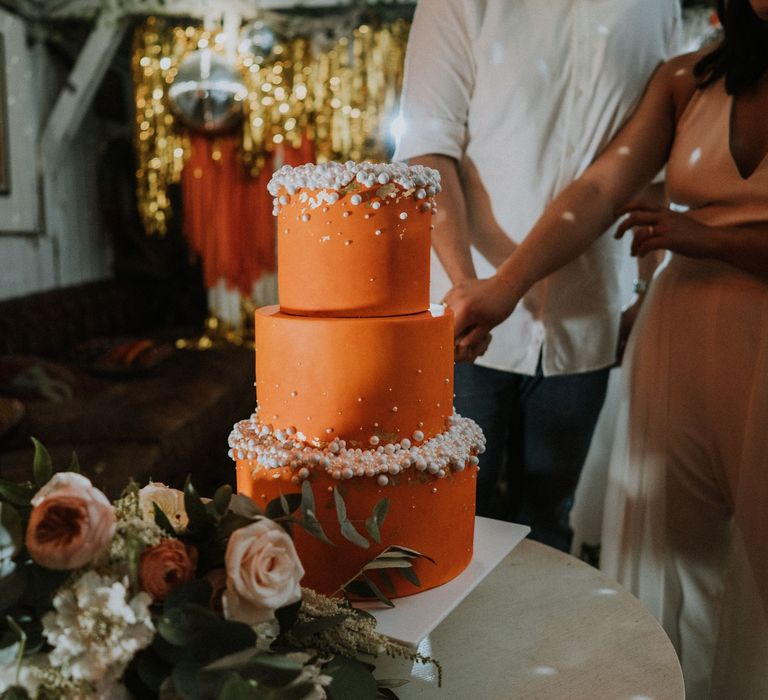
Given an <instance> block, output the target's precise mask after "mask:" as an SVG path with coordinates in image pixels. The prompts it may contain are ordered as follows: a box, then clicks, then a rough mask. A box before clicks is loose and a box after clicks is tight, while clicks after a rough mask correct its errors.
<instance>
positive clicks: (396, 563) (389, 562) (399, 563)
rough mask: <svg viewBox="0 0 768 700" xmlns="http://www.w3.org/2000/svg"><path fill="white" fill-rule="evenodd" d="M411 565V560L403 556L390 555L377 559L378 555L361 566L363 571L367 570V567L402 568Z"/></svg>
mask: <svg viewBox="0 0 768 700" xmlns="http://www.w3.org/2000/svg"><path fill="white" fill-rule="evenodd" d="M410 566H411V560H410V559H406V558H405V557H398V558H396V559H395V558H392V557H385V558H383V559H379V558H378V557H377V558H376V559H373V560H372V561H369V562H368V563H367V564H366V565H365V566H364V567H363V568H362V570H363V571H368V570H369V569H404V568H408V567H410Z"/></svg>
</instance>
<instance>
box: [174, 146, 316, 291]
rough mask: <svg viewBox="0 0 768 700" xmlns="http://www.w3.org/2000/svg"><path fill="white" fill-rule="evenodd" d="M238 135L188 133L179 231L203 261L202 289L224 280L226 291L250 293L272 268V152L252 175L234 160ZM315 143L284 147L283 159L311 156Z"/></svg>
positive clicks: (298, 160)
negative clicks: (255, 173) (188, 141)
mask: <svg viewBox="0 0 768 700" xmlns="http://www.w3.org/2000/svg"><path fill="white" fill-rule="evenodd" d="M239 143H240V137H239V135H237V134H232V135H226V136H220V137H215V138H211V137H209V136H205V135H202V134H193V135H192V136H191V137H190V151H191V152H190V156H189V160H188V161H187V162H186V164H185V165H184V171H183V173H182V177H181V190H182V199H183V211H184V225H183V228H184V232H185V234H186V236H187V239H188V240H189V243H190V247H191V248H192V250H193V251H194V252H195V253H196V254H198V255H199V256H200V258H201V260H202V263H203V277H204V281H205V286H206V287H207V288H211V287H214V286H215V285H216V284H217V283H218V281H219V280H220V279H224V280H225V282H226V284H227V286H228V287H229V288H230V289H236V290H238V291H239V292H240V294H242V295H243V296H246V297H250V295H251V291H252V289H253V284H254V282H257V281H258V280H259V278H260V277H261V276H262V275H263V274H264V273H266V272H274V271H275V267H276V260H275V223H274V217H273V216H272V197H271V196H270V194H269V192H267V183H268V182H269V179H270V177H271V176H272V171H273V169H274V168H273V162H274V159H273V156H272V154H268V155H267V158H266V162H265V164H264V167H263V168H262V170H261V173H260V174H259V176H258V177H251V176H250V175H249V174H248V173H247V172H246V169H245V168H244V167H243V165H242V163H241V162H240V160H239V158H238V153H237V149H238V145H239ZM313 156H314V144H313V142H312V141H310V140H309V139H304V140H303V141H302V144H301V146H300V147H299V148H298V149H294V148H291V147H290V146H286V147H285V156H284V159H285V162H286V163H289V164H290V165H300V164H301V163H305V162H308V161H311V160H313Z"/></svg>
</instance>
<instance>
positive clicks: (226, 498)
mask: <svg viewBox="0 0 768 700" xmlns="http://www.w3.org/2000/svg"><path fill="white" fill-rule="evenodd" d="M231 500H232V487H231V486H230V485H229V484H224V485H223V486H219V488H217V489H216V493H214V494H213V505H214V507H215V508H216V512H217V513H218V514H219V515H224V514H225V513H226V512H227V510H228V509H229V503H230V501H231Z"/></svg>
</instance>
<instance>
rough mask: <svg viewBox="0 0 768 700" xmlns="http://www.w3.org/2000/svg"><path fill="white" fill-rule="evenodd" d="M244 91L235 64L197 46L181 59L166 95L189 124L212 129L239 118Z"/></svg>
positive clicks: (195, 127)
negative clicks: (197, 48)
mask: <svg viewBox="0 0 768 700" xmlns="http://www.w3.org/2000/svg"><path fill="white" fill-rule="evenodd" d="M247 94H248V91H247V89H246V87H245V85H244V84H243V79H242V76H241V75H240V71H238V69H237V68H236V67H235V66H233V65H232V64H231V63H229V62H228V61H227V59H226V58H225V57H224V56H222V55H221V54H218V53H215V52H213V51H211V50H210V49H199V50H197V51H192V52H191V53H189V54H187V56H186V57H185V58H184V59H183V60H182V61H181V63H180V65H179V70H178V73H177V74H176V77H175V78H174V81H173V84H172V85H171V87H170V88H169V90H168V99H169V100H170V103H171V107H172V108H173V111H174V112H175V113H176V114H177V115H178V116H179V118H180V119H181V120H182V121H183V122H184V123H185V124H187V125H188V126H189V127H191V128H193V129H198V130H202V131H206V132H209V133H216V132H220V131H224V130H226V129H229V128H231V127H232V126H234V125H235V124H236V123H237V122H238V121H239V120H240V119H241V118H242V103H243V100H244V99H245V98H246V96H247Z"/></svg>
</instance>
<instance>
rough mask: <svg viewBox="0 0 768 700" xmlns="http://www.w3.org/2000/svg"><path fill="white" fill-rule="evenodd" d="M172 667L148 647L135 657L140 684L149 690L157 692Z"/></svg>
mask: <svg viewBox="0 0 768 700" xmlns="http://www.w3.org/2000/svg"><path fill="white" fill-rule="evenodd" d="M172 670H173V666H172V665H171V664H169V663H168V662H167V661H165V660H164V659H162V658H161V657H160V656H158V654H157V653H156V652H155V651H154V650H153V649H152V648H151V647H150V648H149V649H143V650H142V651H141V652H139V654H138V656H137V657H136V673H137V674H138V676H139V678H140V679H141V682H142V683H144V685H146V686H147V688H149V689H150V690H153V691H155V692H157V691H158V690H160V686H161V685H162V684H163V681H164V680H165V679H166V678H168V676H170V675H171V671H172Z"/></svg>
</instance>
